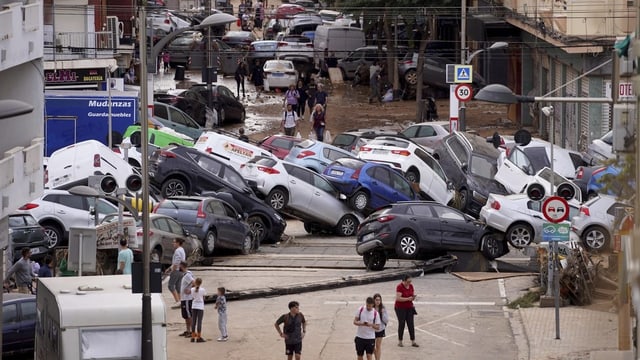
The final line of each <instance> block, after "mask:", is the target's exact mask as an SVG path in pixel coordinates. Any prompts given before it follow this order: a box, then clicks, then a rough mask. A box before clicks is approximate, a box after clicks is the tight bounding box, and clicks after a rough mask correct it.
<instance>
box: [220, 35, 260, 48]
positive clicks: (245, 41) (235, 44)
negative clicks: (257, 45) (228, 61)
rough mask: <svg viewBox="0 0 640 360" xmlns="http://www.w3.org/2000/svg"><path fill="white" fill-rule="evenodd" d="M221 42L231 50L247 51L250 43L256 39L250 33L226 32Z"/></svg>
mask: <svg viewBox="0 0 640 360" xmlns="http://www.w3.org/2000/svg"><path fill="white" fill-rule="evenodd" d="M221 40H222V42H223V43H225V44H227V45H229V46H231V47H232V48H246V49H248V48H249V46H250V45H251V43H252V42H254V41H257V40H258V39H257V38H256V36H255V35H254V34H253V32H252V31H228V32H227V33H226V34H224V36H223V37H222V39H221Z"/></svg>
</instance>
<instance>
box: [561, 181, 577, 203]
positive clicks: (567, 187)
mask: <svg viewBox="0 0 640 360" xmlns="http://www.w3.org/2000/svg"><path fill="white" fill-rule="evenodd" d="M556 194H558V196H560V197H561V198H563V199H565V200H571V199H573V197H574V196H576V189H575V188H574V187H573V185H571V184H570V183H568V182H564V183H562V184H560V185H558V187H557V188H556Z"/></svg>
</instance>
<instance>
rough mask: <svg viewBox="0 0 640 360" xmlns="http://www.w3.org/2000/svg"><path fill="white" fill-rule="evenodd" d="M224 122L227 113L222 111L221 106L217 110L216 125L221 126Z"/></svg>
mask: <svg viewBox="0 0 640 360" xmlns="http://www.w3.org/2000/svg"><path fill="white" fill-rule="evenodd" d="M226 122H227V114H226V112H225V111H224V108H223V107H221V108H220V109H219V110H218V125H220V126H222V125H224V124H225V123H226Z"/></svg>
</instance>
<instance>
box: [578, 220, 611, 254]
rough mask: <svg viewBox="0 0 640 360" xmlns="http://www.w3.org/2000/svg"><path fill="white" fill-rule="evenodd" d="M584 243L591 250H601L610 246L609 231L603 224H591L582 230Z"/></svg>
mask: <svg viewBox="0 0 640 360" xmlns="http://www.w3.org/2000/svg"><path fill="white" fill-rule="evenodd" d="M582 243H583V244H584V246H585V247H586V248H587V250H589V251H590V252H600V251H603V250H606V249H607V248H608V247H609V233H608V232H607V230H605V229H604V228H603V227H601V226H597V225H596V226H590V227H588V228H587V229H585V230H584V231H583V232H582Z"/></svg>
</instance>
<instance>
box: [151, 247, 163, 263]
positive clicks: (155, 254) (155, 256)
mask: <svg viewBox="0 0 640 360" xmlns="http://www.w3.org/2000/svg"><path fill="white" fill-rule="evenodd" d="M160 259H162V249H159V248H155V249H153V250H152V251H151V255H150V260H151V262H152V263H159V262H160Z"/></svg>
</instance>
